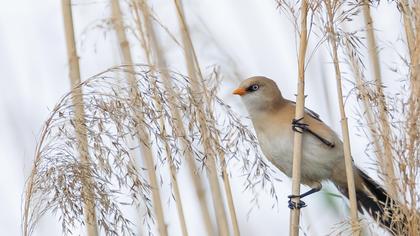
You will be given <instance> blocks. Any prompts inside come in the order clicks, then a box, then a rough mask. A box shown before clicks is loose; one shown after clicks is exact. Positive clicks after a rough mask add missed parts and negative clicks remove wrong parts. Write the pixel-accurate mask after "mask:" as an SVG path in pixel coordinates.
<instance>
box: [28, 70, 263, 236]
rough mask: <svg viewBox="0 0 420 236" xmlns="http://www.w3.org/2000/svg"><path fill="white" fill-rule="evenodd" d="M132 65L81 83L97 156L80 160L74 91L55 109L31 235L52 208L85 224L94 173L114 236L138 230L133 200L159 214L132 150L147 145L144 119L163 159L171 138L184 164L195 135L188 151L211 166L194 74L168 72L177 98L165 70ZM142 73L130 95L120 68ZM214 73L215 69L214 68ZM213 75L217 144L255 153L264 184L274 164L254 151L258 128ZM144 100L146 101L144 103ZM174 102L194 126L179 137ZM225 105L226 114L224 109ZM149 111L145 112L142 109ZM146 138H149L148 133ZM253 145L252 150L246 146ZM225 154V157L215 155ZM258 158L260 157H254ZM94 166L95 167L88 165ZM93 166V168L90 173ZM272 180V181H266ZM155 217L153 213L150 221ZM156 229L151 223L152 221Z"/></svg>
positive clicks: (31, 211)
mask: <svg viewBox="0 0 420 236" xmlns="http://www.w3.org/2000/svg"><path fill="white" fill-rule="evenodd" d="M130 68H131V66H129V67H128V66H121V67H116V68H112V69H110V70H108V71H106V72H104V73H101V74H99V75H97V76H94V77H93V78H90V79H88V80H86V81H85V82H83V83H81V84H80V86H79V87H77V88H76V89H80V88H83V91H84V97H83V103H84V104H85V109H86V115H85V124H86V130H87V140H88V150H89V158H90V161H91V163H90V164H86V163H82V162H80V161H79V154H78V148H79V144H78V143H77V142H75V140H76V135H77V134H76V132H75V123H76V122H77V121H76V120H75V118H74V117H73V115H74V106H73V105H72V103H71V100H72V98H73V96H74V95H73V93H72V92H70V93H68V94H67V95H65V96H64V97H63V98H62V99H61V101H60V102H59V103H58V104H57V106H56V107H55V108H54V109H53V112H52V114H51V116H50V118H49V119H48V120H47V122H46V124H45V126H44V128H43V131H42V133H41V139H40V142H39V144H38V147H37V150H36V156H35V162H34V169H33V171H32V174H31V176H30V178H29V180H28V183H27V190H26V192H27V197H26V200H25V214H24V218H25V222H27V224H25V225H24V226H23V227H24V229H28V231H27V235H29V234H30V233H31V232H32V231H33V229H34V227H35V225H36V223H37V221H38V220H39V219H40V217H42V215H43V214H45V213H46V212H54V213H56V214H58V215H59V217H60V220H61V225H62V227H63V233H65V234H70V233H71V232H72V230H74V229H77V227H80V226H81V225H83V224H85V223H86V222H85V221H84V218H83V211H82V208H81V206H82V205H83V202H85V201H86V200H87V199H86V196H85V195H83V194H82V192H81V190H82V188H81V186H82V184H83V183H84V180H85V179H86V178H91V179H92V182H91V184H90V186H89V189H91V190H92V191H93V193H94V195H93V199H90V200H91V201H93V202H94V203H95V206H96V212H97V213H98V214H97V222H98V226H99V229H100V230H101V232H105V233H106V234H107V235H108V234H109V235H119V234H122V233H127V234H132V233H133V232H134V231H133V224H132V223H131V220H130V219H129V218H127V216H126V215H125V214H124V213H123V210H122V209H123V207H124V206H125V205H127V204H128V205H141V206H143V207H145V208H146V215H145V222H146V223H148V224H150V222H151V221H150V219H151V218H152V217H153V210H152V208H153V207H154V206H152V203H151V201H150V197H151V196H150V195H151V192H150V184H149V183H148V181H146V179H145V178H144V177H143V174H144V172H146V171H147V170H145V169H138V168H137V167H136V164H135V160H134V157H133V156H132V155H131V154H130V153H131V151H132V150H138V149H139V146H138V145H139V144H136V145H134V146H132V145H130V143H132V142H128V140H135V139H136V137H137V135H138V132H139V131H138V129H137V127H138V126H144V127H145V129H146V132H147V133H148V134H149V135H150V143H144V145H146V146H150V147H151V146H153V147H154V150H155V152H156V154H157V155H156V156H157V157H159V158H160V160H159V161H160V162H161V163H167V164H168V165H169V164H170V163H168V160H169V157H168V156H167V155H168V154H167V153H165V148H166V147H165V143H167V142H169V143H170V145H169V148H170V154H171V155H172V157H173V158H174V160H175V163H176V165H175V166H176V167H179V165H180V164H181V163H182V159H183V154H184V152H185V150H183V149H182V146H181V145H180V143H182V142H187V143H188V144H189V145H188V149H189V150H188V151H190V152H191V153H193V155H194V157H195V160H196V161H197V162H198V163H200V165H201V166H206V165H207V158H208V156H207V154H206V153H205V152H203V149H202V145H203V142H204V140H203V139H202V134H201V133H200V125H201V124H200V123H198V121H197V119H196V118H195V116H196V115H197V113H198V112H199V110H201V106H202V105H201V103H196V101H195V100H194V99H193V97H195V96H197V93H196V92H195V91H193V90H191V87H190V79H189V78H187V77H184V76H182V75H179V74H176V73H172V72H168V71H166V72H165V73H167V74H169V75H170V76H171V79H172V82H173V87H172V89H173V91H174V92H175V93H176V99H175V100H174V99H173V98H172V97H170V96H169V94H168V93H167V92H166V90H165V89H164V87H163V85H162V83H161V82H158V83H157V85H158V87H157V88H155V89H152V87H151V86H152V85H151V84H150V83H149V81H150V80H152V79H154V80H156V81H161V72H156V71H151V68H150V67H146V66H135V67H134V71H133V70H131V69H130ZM115 72H118V73H123V74H127V73H129V74H134V75H135V78H136V83H137V87H138V88H139V94H138V96H136V97H134V98H133V97H128V95H129V94H130V93H131V87H130V86H128V85H125V83H123V82H122V80H121V79H119V78H115V77H114V76H113V73H115ZM213 76H215V75H214V74H213ZM215 79H216V77H211V78H209V79H207V80H205V81H204V83H206V88H207V89H208V90H207V93H208V94H210V95H211V96H212V98H213V99H212V103H211V105H212V107H213V108H214V110H218V112H216V111H214V112H215V113H214V114H213V115H214V116H217V117H220V119H218V121H217V122H214V121H213V122H214V123H213V122H212V123H210V122H209V121H206V125H208V127H211V129H209V130H208V132H209V135H211V137H212V138H215V137H220V139H219V140H218V142H217V143H218V144H219V146H213V147H214V148H215V149H217V150H218V153H222V154H223V155H224V156H226V157H229V158H243V157H244V158H245V157H246V158H247V162H246V165H244V169H243V170H244V171H245V173H248V176H249V186H251V187H252V188H256V187H257V186H258V184H256V183H255V182H254V181H260V180H261V178H263V179H269V178H270V175H269V174H267V172H266V171H265V167H266V164H265V163H264V162H263V160H262V159H261V157H260V156H259V155H256V156H255V158H252V157H251V158H250V157H249V156H248V153H250V152H251V153H252V152H254V153H256V152H257V150H256V148H257V144H256V139H255V137H254V136H253V134H252V132H250V131H249V130H248V128H247V127H246V126H243V125H242V124H241V123H240V120H239V118H238V117H237V116H236V115H235V114H234V113H233V112H232V111H231V110H230V108H229V107H228V106H227V105H225V104H224V103H223V101H222V100H220V99H219V98H217V97H216V96H215V93H216V90H215V89H216V87H215V86H216V85H217V79H216V80H215ZM156 98H158V99H159V101H160V103H161V104H162V107H161V108H162V109H157V106H156V104H155V102H154V101H155V99H156ZM138 104H141V105H140V106H139V105H138ZM170 106H173V107H176V109H179V110H181V111H183V114H190V115H189V116H185V115H184V116H182V121H183V123H184V124H185V125H186V126H188V127H189V129H188V133H186V134H185V136H184V135H182V136H179V135H178V134H177V133H176V132H175V131H174V129H168V130H166V132H167V133H166V134H164V133H163V129H162V126H161V119H162V118H163V119H164V122H165V123H166V124H168V127H175V126H174V122H176V121H175V120H174V117H173V116H172V115H171V112H170V108H169V107H170ZM219 112H220V113H219ZM138 113H140V114H142V116H138V115H136V114H138ZM142 141H143V142H144V140H142ZM241 145H245V146H247V147H249V149H252V150H249V149H248V150H244V149H242V148H241V147H242V146H241ZM215 158H217V159H218V158H220V156H215ZM252 160H254V161H252ZM84 170H87V171H84ZM86 173H90V175H88V176H87V174H86ZM266 181H267V180H266ZM146 219H149V220H146ZM148 227H149V228H150V226H148Z"/></svg>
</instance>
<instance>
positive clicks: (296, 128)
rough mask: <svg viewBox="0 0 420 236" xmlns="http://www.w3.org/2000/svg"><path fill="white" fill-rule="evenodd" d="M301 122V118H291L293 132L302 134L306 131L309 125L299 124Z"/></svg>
mask: <svg viewBox="0 0 420 236" xmlns="http://www.w3.org/2000/svg"><path fill="white" fill-rule="evenodd" d="M302 120H303V117H302V118H299V119H295V118H293V120H292V130H293V131H296V132H299V133H303V131H306V130H307V129H308V126H309V125H308V124H305V123H303V122H301V121H302Z"/></svg>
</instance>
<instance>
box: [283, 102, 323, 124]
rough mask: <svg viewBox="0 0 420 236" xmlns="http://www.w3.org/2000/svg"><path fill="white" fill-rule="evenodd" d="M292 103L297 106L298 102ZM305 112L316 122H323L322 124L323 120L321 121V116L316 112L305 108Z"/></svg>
mask: <svg viewBox="0 0 420 236" xmlns="http://www.w3.org/2000/svg"><path fill="white" fill-rule="evenodd" d="M290 102H291V103H293V105H295V106H296V102H294V101H290ZM305 112H306V114H308V115H309V116H311V117H312V118H314V119H315V120H318V121H321V122H322V120H321V118H320V117H319V114H318V113H316V112H314V111H312V110H311V109H309V108H306V107H305Z"/></svg>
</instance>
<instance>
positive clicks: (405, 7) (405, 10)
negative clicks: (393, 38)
mask: <svg viewBox="0 0 420 236" xmlns="http://www.w3.org/2000/svg"><path fill="white" fill-rule="evenodd" d="M400 3H401V4H400V6H401V10H402V16H403V21H404V30H405V36H406V40H407V47H408V53H409V55H410V59H411V61H412V59H413V56H414V55H413V52H414V44H415V31H414V27H413V24H412V20H411V19H412V12H411V8H410V4H409V2H408V1H407V0H401V1H400Z"/></svg>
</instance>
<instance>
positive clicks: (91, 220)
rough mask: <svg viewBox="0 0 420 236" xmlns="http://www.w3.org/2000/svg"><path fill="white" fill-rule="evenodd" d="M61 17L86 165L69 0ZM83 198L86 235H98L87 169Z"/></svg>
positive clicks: (77, 69)
mask: <svg viewBox="0 0 420 236" xmlns="http://www.w3.org/2000/svg"><path fill="white" fill-rule="evenodd" d="M62 7H63V18H64V28H65V35H66V46H67V54H68V58H69V77H70V82H71V87H72V88H74V93H73V96H72V99H73V105H74V110H75V111H74V112H75V129H76V140H77V142H78V143H79V146H78V149H79V153H80V161H81V163H82V164H83V165H86V166H88V165H89V163H90V160H89V154H88V141H87V130H86V126H85V111H84V105H83V93H82V88H81V87H80V86H77V85H79V84H80V68H79V58H78V56H77V50H76V43H75V36H74V27H73V15H72V9H71V0H63V6H62ZM83 172H84V173H82V175H83V183H82V184H83V189H82V194H83V199H84V207H83V214H84V216H85V221H86V230H87V235H88V236H96V235H98V227H97V223H96V212H95V197H94V196H95V193H94V192H93V191H92V189H91V186H92V183H91V182H92V179H91V178H90V176H91V174H90V173H89V169H86V170H84V171H83Z"/></svg>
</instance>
